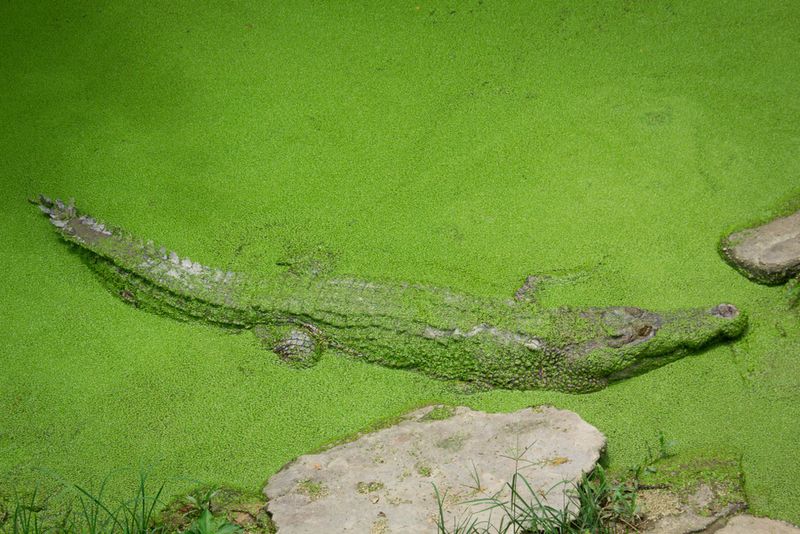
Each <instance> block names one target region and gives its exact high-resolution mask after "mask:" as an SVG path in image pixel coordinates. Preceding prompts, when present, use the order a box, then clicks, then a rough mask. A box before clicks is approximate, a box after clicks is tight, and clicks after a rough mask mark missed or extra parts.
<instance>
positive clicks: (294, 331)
mask: <svg viewBox="0 0 800 534" xmlns="http://www.w3.org/2000/svg"><path fill="white" fill-rule="evenodd" d="M253 333H254V334H255V335H256V337H258V338H259V339H260V340H261V344H262V345H263V346H264V347H265V348H266V349H268V350H271V351H272V352H274V353H275V354H277V355H278V358H280V359H281V361H283V362H284V363H286V364H288V365H290V366H291V367H296V368H299V369H303V368H307V367H313V366H314V364H316V363H317V361H319V358H320V356H321V354H322V347H321V344H320V343H319V341H318V339H317V336H316V335H315V332H314V331H313V330H312V329H310V328H306V327H304V326H297V325H289V326H270V325H256V326H255V327H254V328H253Z"/></svg>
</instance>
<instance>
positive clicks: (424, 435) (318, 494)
mask: <svg viewBox="0 0 800 534" xmlns="http://www.w3.org/2000/svg"><path fill="white" fill-rule="evenodd" d="M429 413H431V415H428V414H429ZM442 413H443V410H442V409H441V408H440V409H438V410H437V411H436V412H431V408H423V409H421V410H417V411H415V412H412V413H411V414H408V415H407V416H406V417H405V418H404V419H403V420H402V421H401V422H399V423H398V424H396V425H394V426H391V427H389V428H385V429H383V430H379V431H377V432H374V433H371V434H366V435H363V436H361V437H360V438H358V439H357V440H355V441H352V442H350V443H346V444H343V445H338V446H336V447H333V448H331V449H329V450H327V451H325V452H323V453H320V454H310V455H305V456H301V457H300V458H298V459H297V460H295V461H294V462H292V463H290V464H288V465H287V466H285V467H284V468H283V469H282V470H281V471H280V472H278V473H277V474H275V475H274V476H273V477H272V478H271V479H270V480H269V483H268V485H267V487H266V488H265V489H264V492H265V494H266V495H267V497H268V498H269V503H268V509H269V511H270V513H272V517H273V520H274V521H275V523H276V525H277V526H278V528H279V532H280V533H281V534H301V533H309V534H311V533H314V534H316V533H318V532H332V531H334V530H335V531H336V532H358V533H366V532H371V533H378V532H380V533H383V534H390V533H395V534H396V533H410V532H414V533H417V532H419V533H425V532H432V533H433V532H437V526H436V525H437V519H438V506H437V499H436V495H435V492H434V486H435V487H436V489H438V491H439V494H440V495H441V496H442V498H443V503H444V507H443V508H444V519H445V523H446V524H447V525H448V526H452V525H453V524H454V522H457V521H459V520H461V519H464V518H465V517H473V518H475V519H478V520H480V521H481V522H482V523H483V524H484V525H485V526H489V525H494V526H495V527H496V526H497V525H499V523H500V520H501V516H502V514H500V513H499V512H498V511H497V510H494V511H492V512H489V511H486V510H485V508H486V506H485V505H482V504H479V503H474V502H472V503H470V502H466V501H470V500H475V499H482V498H489V497H492V496H494V495H497V496H498V498H499V499H501V500H507V499H508V497H509V485H510V482H511V480H512V477H513V474H514V472H515V470H516V471H517V472H519V473H520V474H521V475H522V476H524V478H525V480H527V482H528V483H529V484H530V486H531V488H533V490H534V491H535V492H536V494H537V498H538V499H541V502H542V503H544V504H546V505H547V506H550V507H553V508H555V509H559V510H565V509H566V510H568V511H569V512H574V511H575V510H576V509H577V506H576V505H575V503H574V502H573V495H574V494H573V489H574V485H575V484H576V483H578V482H579V481H580V479H581V477H582V476H583V474H584V473H587V472H589V471H591V470H592V469H593V468H594V466H595V464H596V462H597V460H598V459H599V457H600V452H601V450H602V449H603V447H604V446H605V438H604V437H603V435H602V434H601V433H600V432H599V431H598V430H597V429H596V428H594V427H593V426H591V425H589V424H588V423H586V422H585V421H583V420H582V419H581V418H580V417H579V416H578V415H577V414H575V413H573V412H569V411H566V410H558V409H556V408H552V407H538V408H528V409H524V410H520V411H517V412H514V413H498V414H489V413H483V412H478V411H472V410H470V409H469V408H464V407H459V408H456V409H455V411H454V413H453V415H452V416H451V417H449V418H446V419H438V418H434V417H433V416H434V415H441V414H442ZM426 416H427V417H426ZM517 488H518V490H519V491H520V493H521V494H522V495H523V496H524V497H531V495H530V492H529V490H528V489H527V487H525V485H524V484H523V482H522V481H521V480H519V479H518V481H517ZM506 522H507V519H506Z"/></svg>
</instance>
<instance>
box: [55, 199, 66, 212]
mask: <svg viewBox="0 0 800 534" xmlns="http://www.w3.org/2000/svg"><path fill="white" fill-rule="evenodd" d="M56 207H57V208H58V209H59V210H61V211H64V210H65V209H66V208H67V207H66V206H65V205H64V203H63V202H61V199H60V198H57V199H56Z"/></svg>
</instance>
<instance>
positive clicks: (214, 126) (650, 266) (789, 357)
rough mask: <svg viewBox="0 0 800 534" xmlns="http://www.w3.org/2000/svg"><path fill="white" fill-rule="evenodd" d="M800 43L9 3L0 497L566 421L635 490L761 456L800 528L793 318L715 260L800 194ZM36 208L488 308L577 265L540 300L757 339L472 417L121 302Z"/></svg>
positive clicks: (714, 11)
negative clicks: (316, 262) (425, 409)
mask: <svg viewBox="0 0 800 534" xmlns="http://www.w3.org/2000/svg"><path fill="white" fill-rule="evenodd" d="M289 4H291V5H289ZM798 27H800V4H797V3H795V2H767V3H763V2H746V1H742V2H632V1H624V2H613V3H612V2H596V3H590V2H564V3H555V2H517V3H508V2H493V1H489V0H478V1H469V2H450V3H444V2H435V3H431V2H378V1H374V2H364V3H355V2H333V3H319V2H290V3H283V2H281V3H278V2H276V3H271V4H267V3H264V2H253V3H239V2H237V3H217V4H215V5H208V4H204V5H203V6H202V7H201V6H200V5H198V4H196V3H191V2H183V3H175V2H162V3H142V2H135V1H134V2H114V3H110V4H108V5H101V4H100V3H96V2H71V3H55V2H53V3H47V2H37V3H32V2H30V3H29V2H3V3H2V4H0V179H2V181H3V194H2V197H1V198H0V202H1V203H2V205H1V208H2V209H0V228H2V230H1V231H0V235H2V241H1V243H2V252H3V253H2V255H0V273H1V274H0V277H2V278H0V302H2V305H0V487H2V488H4V491H5V492H8V491H10V490H9V488H21V489H22V490H30V489H31V488H32V487H34V485H36V484H37V483H38V484H40V485H41V486H42V488H44V490H45V491H50V492H51V493H52V491H55V489H54V488H57V487H58V484H57V482H56V481H57V480H58V479H63V480H67V481H70V482H77V483H80V484H85V485H90V484H92V483H95V484H96V483H97V482H98V481H99V480H101V479H102V478H103V477H104V476H105V475H107V474H109V473H116V472H118V471H119V470H122V471H123V472H125V473H127V475H124V476H115V477H114V478H112V481H111V482H110V484H111V485H110V486H109V491H110V492H112V493H114V492H117V493H119V494H120V495H121V494H123V493H125V492H126V491H127V490H128V489H129V488H128V487H127V485H128V483H129V482H130V483H131V484H132V483H133V482H134V479H135V478H136V472H137V471H138V469H139V468H140V467H141V466H146V467H148V468H150V470H151V472H152V476H153V477H154V478H156V479H158V480H169V481H170V485H169V489H170V491H172V492H179V491H183V490H185V489H186V488H188V487H190V486H191V485H192V484H193V483H192V482H190V481H189V480H188V479H194V480H202V481H205V482H212V483H226V484H232V485H234V486H238V487H242V488H247V489H252V490H258V489H259V488H260V487H261V485H262V484H263V482H264V481H265V480H266V479H267V478H268V477H269V476H270V475H271V474H272V473H274V472H275V471H276V470H278V469H279V468H280V467H281V466H282V465H283V464H284V463H285V462H287V461H289V460H291V459H292V458H293V457H295V456H297V455H300V454H303V453H305V452H308V451H310V450H312V449H314V448H316V447H318V446H320V445H321V444H323V443H326V442H329V441H331V440H335V439H337V438H340V437H342V436H344V435H346V434H351V433H353V432H356V431H358V430H360V429H362V428H364V427H367V426H368V425H370V424H372V423H374V422H375V421H377V420H380V419H382V418H386V417H390V416H393V415H397V414H399V413H402V412H404V411H406V410H408V409H410V408H411V407H414V406H417V405H420V404H423V403H428V402H451V403H460V404H466V405H469V406H472V407H474V408H479V409H484V410H495V411H496V410H515V409H518V408H521V407H524V406H528V405H531V404H539V403H550V404H554V405H556V406H559V407H564V408H569V409H572V410H575V411H577V412H578V413H579V414H580V415H581V416H582V417H583V418H584V419H586V420H587V421H589V422H590V423H592V424H594V425H596V426H597V427H598V428H599V429H601V430H602V431H603V432H604V433H605V434H606V436H607V437H608V440H609V445H608V456H609V461H610V463H611V466H612V467H618V468H623V467H624V466H627V465H633V464H635V463H637V462H639V461H640V460H641V459H642V457H643V456H644V455H645V451H646V447H647V444H648V443H649V444H651V445H652V443H653V442H654V439H655V437H656V436H657V435H658V433H659V432H663V433H664V435H665V436H667V437H668V438H669V439H670V440H674V441H675V442H676V446H675V452H677V453H678V454H679V455H680V454H682V455H685V456H686V457H691V456H693V455H698V454H702V455H726V456H730V455H734V456H736V457H740V458H741V465H742V469H743V472H744V476H745V488H746V492H747V496H748V498H749V500H750V503H751V506H752V510H753V511H754V512H755V513H757V514H766V515H770V516H772V517H776V518H782V519H787V520H790V521H794V522H800V489H799V488H800V485H798V484H797V480H798V479H800V462H797V452H798V445H797V436H798V435H800V408H798V397H800V393H798V391H799V390H798V386H799V385H800V375H799V374H798V363H797V357H798V355H799V354H800V318H798V315H797V313H796V312H791V311H789V310H788V309H787V306H786V298H785V289H784V288H782V287H765V286H760V285H756V284H754V283H751V282H749V281H747V280H746V279H745V278H744V277H742V276H740V275H739V274H737V273H736V272H735V271H734V270H733V269H731V268H730V267H729V266H728V265H726V264H725V263H724V262H722V261H721V260H720V258H719V256H718V254H717V251H716V246H717V243H718V240H719V237H720V236H721V235H722V234H723V232H724V231H726V230H727V229H730V228H731V227H733V226H736V225H740V224H742V223H746V222H748V221H751V220H754V219H758V218H762V217H766V216H769V214H770V213H772V212H773V210H775V209H778V208H779V207H780V205H781V202H782V201H784V200H785V199H786V198H789V196H791V195H792V194H793V193H796V192H797V188H798V186H800V181H799V180H798V177H799V176H800V158H798V150H799V149H800V99H798V97H800V94H799V93H798V88H799V87H800V69H798V67H797V58H798V55H799V54H800V33H798V30H797V28H798ZM40 192H41V193H45V194H48V195H51V196H61V197H75V198H76V199H77V201H78V205H79V206H80V207H81V208H82V209H84V210H86V211H88V212H90V213H91V214H93V215H95V216H97V217H100V218H102V219H104V220H106V221H109V222H112V223H114V224H118V225H120V226H122V227H124V228H126V229H128V230H130V231H132V232H134V233H135V234H137V235H140V236H142V237H145V238H150V239H153V240H155V241H156V242H158V243H161V244H165V245H167V246H169V247H171V248H174V249H175V250H177V251H179V252H180V253H181V254H184V255H189V256H190V257H191V258H192V259H193V260H197V261H200V262H202V263H203V264H206V265H214V266H220V267H224V268H227V269H231V270H236V271H243V272H247V273H250V274H253V275H264V276H268V275H270V274H274V273H275V272H276V269H277V268H276V267H275V266H274V263H275V261H276V260H278V259H280V258H283V257H286V256H287V255H292V254H297V253H303V251H308V250H314V249H318V248H322V249H324V250H325V251H327V252H328V253H330V254H329V255H332V256H334V257H335V258H336V267H335V269H336V272H337V273H351V274H355V275H358V276H360V277H365V278H381V279H397V280H410V281H414V282H423V283H427V284H434V285H443V286H451V287H453V288H455V289H458V290H461V291H464V292H471V293H476V294H485V295H511V294H512V293H513V291H514V289H516V288H517V287H518V286H519V285H520V283H521V282H522V280H523V278H524V277H525V275H527V274H531V273H542V272H544V273H547V272H555V271H559V272H563V271H564V270H566V271H567V272H569V273H572V274H571V275H570V276H566V277H564V278H563V279H564V280H566V281H567V282H566V283H563V284H560V285H550V286H549V287H547V288H545V289H544V290H543V292H542V293H541V295H540V298H541V300H542V301H543V302H544V303H545V304H546V305H548V306H560V305H574V306H590V305H618V304H625V305H635V306H641V307H646V308H651V309H669V308H679V307H688V306H705V305H708V306H711V305H714V304H717V303H720V302H733V303H735V304H736V305H737V306H739V307H740V308H742V309H744V310H745V311H747V312H748V313H749V315H750V319H751V327H750V330H749V332H748V333H747V335H746V337H745V338H743V339H742V340H740V341H738V342H737V343H735V344H730V345H722V346H718V347H716V348H714V349H713V350H709V351H707V352H704V353H702V354H698V355H694V356H690V357H687V358H684V359H682V360H680V361H678V362H675V363H672V364H670V365H668V366H666V367H663V368H661V369H658V370H656V371H654V372H651V373H649V374H646V375H643V376H640V377H636V378H633V379H630V380H627V381H624V382H621V383H618V384H615V385H613V386H611V387H609V388H607V389H605V390H603V391H601V392H598V393H592V394H587V395H582V396H574V395H567V394H557V393H552V392H509V391H493V392H484V393H476V394H473V395H459V394H457V393H455V390H454V389H453V388H452V387H450V386H449V385H447V384H444V383H442V382H439V381H436V380H432V379H428V378H425V377H423V376H420V375H417V374H414V373H411V372H404V371H397V370H389V369H384V368H381V367H377V366H371V365H367V364H360V363H356V362H353V361H349V360H347V359H345V358H343V357H340V356H337V355H336V354H333V353H330V354H327V355H326V356H325V357H323V359H322V361H321V363H320V364H319V365H317V366H316V367H314V368H313V369H309V370H302V371H298V370H292V369H289V368H287V367H285V366H282V365H279V364H278V363H277V362H276V360H275V358H274V357H272V356H270V355H269V354H268V353H266V352H265V351H264V350H263V349H261V348H260V347H259V345H258V343H257V342H256V340H255V338H254V337H253V336H252V335H251V334H249V333H243V334H240V335H235V334H231V333H229V332H226V331H223V330H220V329H214V328H212V327H208V326H204V325H201V324H193V323H181V322H177V321H174V320H171V319H167V318H164V317H158V316H155V315H152V314H148V313H144V312H142V311H139V310H136V309H134V308H133V307H131V306H128V305H126V304H125V303H124V302H123V301H122V300H121V299H119V298H117V297H115V296H114V295H112V294H110V293H108V292H107V291H105V290H104V289H103V288H102V287H101V286H100V284H99V283H98V281H97V279H96V278H95V276H94V275H93V274H92V273H91V272H90V271H89V270H88V269H87V268H86V266H85V265H84V264H83V263H82V262H81V260H80V259H79V257H78V256H77V255H76V254H74V253H73V252H71V251H70V250H69V248H68V247H66V246H65V245H64V244H62V243H61V242H59V239H58V238H57V237H56V235H55V234H54V232H53V231H52V230H51V228H50V227H49V225H48V224H47V223H46V221H45V220H44V219H43V218H42V217H41V215H40V214H38V212H37V210H35V208H33V207H32V206H30V205H29V204H27V202H26V198H27V197H30V196H33V195H35V194H38V193H40ZM56 497H58V496H56Z"/></svg>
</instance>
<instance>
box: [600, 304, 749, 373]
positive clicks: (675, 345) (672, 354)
mask: <svg viewBox="0 0 800 534" xmlns="http://www.w3.org/2000/svg"><path fill="white" fill-rule="evenodd" d="M660 319H661V324H660V325H659V326H658V328H657V330H656V331H655V333H654V335H652V336H651V337H650V338H648V339H646V340H636V341H634V342H633V343H631V344H627V345H625V346H623V347H620V348H619V349H617V351H618V353H617V354H616V358H615V360H616V365H614V366H612V368H610V369H609V371H610V372H609V373H608V375H607V380H608V381H609V382H612V381H615V380H620V379H623V378H629V377H631V376H635V375H639V374H642V373H644V372H647V371H650V370H652V369H655V368H657V367H661V366H663V365H665V364H667V363H670V362H672V361H675V360H677V359H679V358H682V357H683V356H685V355H687V354H689V353H690V352H696V351H699V350H702V349H703V348H705V347H707V346H709V345H711V344H712V343H716V342H720V341H725V340H727V339H732V338H736V337H738V336H740V335H741V334H742V333H743V332H744V331H745V329H746V328H747V315H746V314H745V313H743V312H741V311H740V310H739V309H738V308H737V307H736V306H734V305H733V304H724V303H723V304H719V305H717V306H714V307H713V308H711V309H692V310H684V311H677V312H672V313H667V314H663V315H662V316H661V317H660ZM614 367H615V368H614Z"/></svg>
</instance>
